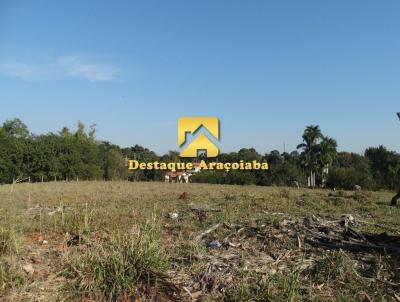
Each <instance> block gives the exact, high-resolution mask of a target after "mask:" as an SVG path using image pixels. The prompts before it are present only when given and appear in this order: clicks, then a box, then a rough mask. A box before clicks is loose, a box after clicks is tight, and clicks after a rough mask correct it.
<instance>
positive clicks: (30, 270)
mask: <svg viewBox="0 0 400 302" xmlns="http://www.w3.org/2000/svg"><path fill="white" fill-rule="evenodd" d="M22 269H23V270H24V272H25V273H26V274H27V275H29V276H33V273H34V272H35V269H34V268H33V266H32V265H31V264H26V265H24V266H23V267H22Z"/></svg>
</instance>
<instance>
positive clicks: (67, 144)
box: [0, 119, 400, 190]
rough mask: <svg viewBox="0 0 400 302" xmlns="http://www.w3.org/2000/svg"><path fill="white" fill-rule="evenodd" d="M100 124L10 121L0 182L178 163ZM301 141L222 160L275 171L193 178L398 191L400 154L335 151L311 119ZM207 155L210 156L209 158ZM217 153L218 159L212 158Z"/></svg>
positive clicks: (150, 176) (108, 175) (2, 135)
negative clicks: (103, 133) (103, 135)
mask: <svg viewBox="0 0 400 302" xmlns="http://www.w3.org/2000/svg"><path fill="white" fill-rule="evenodd" d="M95 134H96V126H95V125H92V126H91V127H90V129H89V131H85V126H84V125H83V124H82V123H81V122H79V124H78V128H77V130H76V132H74V133H72V132H71V131H70V130H69V129H67V128H63V129H62V130H61V131H60V132H59V133H49V134H44V135H34V134H30V133H29V131H28V128H27V126H26V125H25V124H24V123H23V122H22V121H20V120H19V119H13V120H7V121H6V122H4V123H3V126H2V127H0V183H12V182H13V180H14V181H16V182H20V181H21V182H23V181H27V180H30V181H31V182H40V181H45V182H47V181H53V180H69V181H71V180H77V179H79V180H103V179H105V180H121V179H123V180H126V179H129V180H131V181H152V180H163V177H164V173H163V172H162V171H153V170H144V171H143V170H138V171H133V172H132V171H131V172H128V170H127V168H126V161H125V159H127V158H129V159H137V160H139V161H141V162H154V161H160V162H169V161H174V162H179V161H180V160H181V159H180V158H179V154H178V153H177V152H175V151H170V152H169V153H168V154H165V155H162V156H159V155H157V154H156V153H154V152H153V151H150V150H148V149H146V148H143V147H141V146H138V145H136V146H133V147H130V148H121V147H119V146H116V145H113V144H111V143H109V142H102V141H98V140H96V138H95ZM302 139H303V142H302V143H301V144H299V145H298V149H299V150H300V151H301V153H299V152H298V151H293V152H291V153H287V152H285V153H280V152H279V151H276V150H274V151H271V152H270V153H266V154H264V155H262V154H259V153H258V152H257V151H256V150H255V149H252V148H250V149H241V150H239V151H238V152H231V153H222V154H220V155H219V156H218V158H217V160H218V161H219V162H239V161H240V160H244V161H252V160H257V161H259V162H262V161H267V162H268V163H269V166H270V170H269V171H267V172H265V171H257V170H255V171H250V172H245V173H244V172H234V171H231V172H230V173H225V172H224V171H204V172H202V173H199V174H197V175H194V176H193V177H192V178H191V181H193V182H203V183H214V184H239V185H248V184H255V185H261V186H269V185H278V186H292V185H293V184H294V182H297V183H299V184H300V185H301V186H307V183H308V182H307V177H309V176H311V175H315V180H316V181H315V182H316V185H317V186H328V187H332V188H333V187H335V188H342V189H353V188H354V186H355V185H359V186H361V187H362V188H364V189H369V190H381V189H390V190H397V189H398V188H399V187H400V154H398V153H396V152H392V151H388V150H386V149H385V148H384V147H383V146H380V147H377V148H368V149H367V150H366V151H365V153H364V155H359V154H355V153H348V152H337V151H336V146H337V143H336V141H335V140H334V139H332V138H330V137H327V136H325V135H323V134H322V132H321V129H320V128H319V126H313V125H312V126H308V127H307V128H306V129H305V131H304V133H303V136H302ZM209 160H210V159H209ZM211 160H215V159H211Z"/></svg>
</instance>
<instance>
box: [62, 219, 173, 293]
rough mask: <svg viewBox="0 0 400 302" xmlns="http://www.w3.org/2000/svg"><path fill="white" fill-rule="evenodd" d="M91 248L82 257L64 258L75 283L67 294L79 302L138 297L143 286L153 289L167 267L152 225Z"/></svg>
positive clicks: (156, 231)
mask: <svg viewBox="0 0 400 302" xmlns="http://www.w3.org/2000/svg"><path fill="white" fill-rule="evenodd" d="M91 245H92V247H91V248H90V249H88V250H87V251H86V253H84V254H83V255H81V254H74V255H72V256H70V257H68V258H66V259H65V262H66V263H65V270H64V275H65V276H66V278H68V279H71V280H73V282H72V283H69V284H68V285H67V287H66V288H65V291H66V293H67V294H71V293H73V296H75V298H77V299H82V298H84V297H86V298H92V299H94V298H95V299H97V300H107V301H115V300H117V299H119V298H120V297H129V298H131V297H132V296H133V297H134V296H135V295H136V296H137V292H138V291H139V288H140V286H146V285H150V284H151V285H152V286H154V285H155V283H156V282H157V280H158V279H159V276H161V273H162V272H163V271H164V270H165V269H166V267H167V262H166V260H165V255H164V252H163V250H162V247H161V246H160V243H159V231H158V230H155V229H154V226H152V225H149V224H145V225H144V226H143V227H141V228H140V227H139V228H138V229H137V230H133V231H132V232H130V233H126V234H119V233H116V234H112V235H110V236H109V238H106V239H105V240H102V241H99V242H96V241H92V242H91Z"/></svg>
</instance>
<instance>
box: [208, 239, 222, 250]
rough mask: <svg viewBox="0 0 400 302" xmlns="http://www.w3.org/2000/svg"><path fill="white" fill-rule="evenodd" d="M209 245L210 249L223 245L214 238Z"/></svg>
mask: <svg viewBox="0 0 400 302" xmlns="http://www.w3.org/2000/svg"><path fill="white" fill-rule="evenodd" d="M208 247H209V248H210V249H219V248H221V247H222V244H221V243H220V242H219V241H218V240H213V241H210V242H209V243H208Z"/></svg>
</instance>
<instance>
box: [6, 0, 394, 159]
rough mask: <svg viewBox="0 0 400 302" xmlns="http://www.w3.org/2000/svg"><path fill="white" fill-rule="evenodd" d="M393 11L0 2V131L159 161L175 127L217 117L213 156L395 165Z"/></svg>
mask: <svg viewBox="0 0 400 302" xmlns="http://www.w3.org/2000/svg"><path fill="white" fill-rule="evenodd" d="M397 111H400V1H398V0H392V1H389V0H388V1H366V0H359V1H349V0H343V1H319V0H318V1H317V0H315V1H311V0H307V1H306V0H304V1H299V0H293V1H232V0H229V1H222V0H221V1H219V0H213V1H188V0H182V1H174V0H169V1H147V0H146V1H89V0H85V1H71V0H68V1H40V0H37V1H28V0H27V1H23V0H21V1H18V0H0V121H1V122H3V121H4V120H5V119H7V118H12V117H19V118H21V119H22V120H23V121H24V122H25V123H26V124H27V125H28V127H29V129H30V131H31V132H33V133H36V134H41V133H47V132H49V131H52V132H56V131H59V130H60V129H61V128H62V127H63V126H68V127H70V128H71V129H73V130H74V129H76V124H77V121H78V120H82V121H83V122H84V123H85V124H87V125H90V124H92V123H96V124H97V125H98V138H99V139H102V140H108V141H111V142H113V143H116V144H119V145H122V146H129V145H133V144H140V145H143V146H146V147H148V148H151V149H153V150H155V151H156V152H158V153H164V152H166V151H168V150H172V149H177V146H176V145H177V127H176V123H177V119H178V117H180V116H191V115H195V116H201V115H211V116H218V117H219V118H220V120H221V134H222V135H221V143H220V147H221V151H223V152H228V151H234V150H238V149H239V148H241V147H255V148H256V149H257V150H258V151H260V152H262V153H264V152H267V151H271V150H273V149H278V150H280V151H282V149H283V144H284V143H285V144H286V150H293V149H295V146H296V145H297V144H298V143H300V141H301V134H302V132H303V130H304V128H305V126H306V125H309V124H318V125H320V127H321V128H322V131H323V133H324V134H326V135H329V136H331V137H334V138H335V139H336V140H337V141H338V144H339V149H340V150H348V151H354V152H363V150H364V149H365V148H366V147H368V146H377V145H379V144H383V145H385V146H387V147H388V148H389V149H391V150H396V151H400V122H399V121H398V120H397V118H396V116H395V113H396V112H397Z"/></svg>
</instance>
